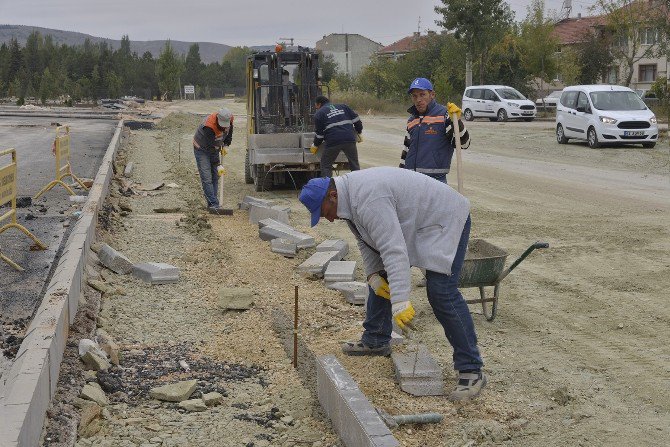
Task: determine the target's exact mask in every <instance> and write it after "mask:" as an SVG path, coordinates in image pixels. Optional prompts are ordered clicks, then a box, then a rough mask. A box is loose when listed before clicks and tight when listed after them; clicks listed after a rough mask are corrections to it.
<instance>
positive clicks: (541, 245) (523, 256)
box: [496, 241, 549, 284]
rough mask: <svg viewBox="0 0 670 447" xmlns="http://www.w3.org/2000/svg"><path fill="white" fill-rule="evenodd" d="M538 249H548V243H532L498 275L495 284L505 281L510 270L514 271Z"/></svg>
mask: <svg viewBox="0 0 670 447" xmlns="http://www.w3.org/2000/svg"><path fill="white" fill-rule="evenodd" d="M540 248H549V243H548V242H539V241H538V242H535V243H534V244H533V245H531V246H530V247H528V248H527V249H526V251H524V252H523V253H522V254H521V256H519V257H518V258H517V259H516V261H514V262H513V263H512V265H510V266H509V267H508V268H507V269H505V270H504V271H503V272H502V273H501V274H500V276H499V277H498V279H497V280H496V284H500V282H501V281H502V280H503V279H505V277H506V276H507V275H509V274H510V272H511V271H512V270H514V269H515V268H516V267H517V266H518V265H519V264H521V261H523V260H524V259H526V258H527V257H528V255H529V254H531V253H532V252H533V250H538V249H540Z"/></svg>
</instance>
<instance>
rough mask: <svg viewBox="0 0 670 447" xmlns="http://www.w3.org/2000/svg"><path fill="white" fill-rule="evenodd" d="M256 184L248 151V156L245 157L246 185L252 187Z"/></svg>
mask: <svg viewBox="0 0 670 447" xmlns="http://www.w3.org/2000/svg"><path fill="white" fill-rule="evenodd" d="M253 182H254V178H253V177H252V176H251V162H250V161H249V151H247V156H246V157H244V183H246V184H247V185H251V184H252V183H253Z"/></svg>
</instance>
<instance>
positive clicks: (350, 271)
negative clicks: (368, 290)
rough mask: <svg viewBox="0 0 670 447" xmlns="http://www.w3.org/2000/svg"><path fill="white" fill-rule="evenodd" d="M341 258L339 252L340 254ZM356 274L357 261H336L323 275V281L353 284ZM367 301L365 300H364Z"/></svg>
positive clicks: (332, 262)
mask: <svg viewBox="0 0 670 447" xmlns="http://www.w3.org/2000/svg"><path fill="white" fill-rule="evenodd" d="M338 257H339V252H338ZM355 272H356V261H336V260H333V261H331V262H329V263H328V267H326V271H325V272H324V274H323V280H324V281H326V282H328V283H330V282H342V281H344V282H347V281H348V282H351V281H353V280H354V274H355ZM363 299H364V300H365V298H363Z"/></svg>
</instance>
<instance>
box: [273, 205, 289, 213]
mask: <svg viewBox="0 0 670 447" xmlns="http://www.w3.org/2000/svg"><path fill="white" fill-rule="evenodd" d="M270 208H272V209H273V210H277V211H286V212H287V213H288V214H291V205H273V206H271V207H270Z"/></svg>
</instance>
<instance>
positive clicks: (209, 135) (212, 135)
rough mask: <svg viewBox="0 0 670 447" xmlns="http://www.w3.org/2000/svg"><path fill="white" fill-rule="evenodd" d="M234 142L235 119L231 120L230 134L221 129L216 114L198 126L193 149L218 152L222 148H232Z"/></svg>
mask: <svg viewBox="0 0 670 447" xmlns="http://www.w3.org/2000/svg"><path fill="white" fill-rule="evenodd" d="M232 140H233V119H232V118H231V119H230V127H229V128H228V132H224V131H223V129H222V128H220V127H219V122H218V121H217V119H216V112H215V113H212V114H211V115H209V116H208V117H207V118H205V120H204V121H203V122H202V124H200V125H199V126H198V129H197V130H196V131H195V135H193V147H194V148H196V149H203V150H207V151H217V150H219V148H220V147H221V146H230V143H231V141H232Z"/></svg>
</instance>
